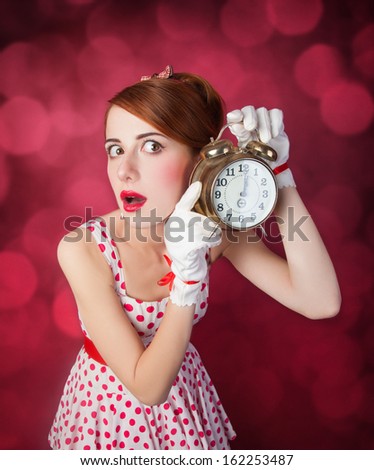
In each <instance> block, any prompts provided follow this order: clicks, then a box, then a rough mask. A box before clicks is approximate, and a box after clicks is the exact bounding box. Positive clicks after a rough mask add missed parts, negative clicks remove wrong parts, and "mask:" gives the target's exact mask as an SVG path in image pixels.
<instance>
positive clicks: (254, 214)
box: [251, 212, 257, 222]
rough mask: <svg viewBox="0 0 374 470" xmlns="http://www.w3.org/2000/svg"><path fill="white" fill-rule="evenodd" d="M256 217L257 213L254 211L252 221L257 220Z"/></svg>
mask: <svg viewBox="0 0 374 470" xmlns="http://www.w3.org/2000/svg"><path fill="white" fill-rule="evenodd" d="M256 219H257V214H256V212H252V214H251V221H252V222H253V221H254V220H256Z"/></svg>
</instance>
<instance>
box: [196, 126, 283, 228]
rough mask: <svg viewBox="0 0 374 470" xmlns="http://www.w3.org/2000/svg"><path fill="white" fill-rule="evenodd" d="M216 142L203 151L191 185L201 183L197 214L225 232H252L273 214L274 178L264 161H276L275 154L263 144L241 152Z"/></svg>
mask: <svg viewBox="0 0 374 470" xmlns="http://www.w3.org/2000/svg"><path fill="white" fill-rule="evenodd" d="M226 127H228V126H227V125H226V126H224V127H223V128H222V130H221V132H220V133H219V136H218V137H217V139H216V140H215V141H212V142H211V143H209V144H208V145H206V146H205V147H203V149H202V150H201V154H200V157H201V159H200V160H199V162H198V163H197V165H196V166H195V168H194V169H193V171H192V173H191V176H190V184H191V183H193V182H195V181H200V182H201V183H202V189H201V195H200V198H199V200H198V201H197V202H196V204H195V207H194V210H195V211H196V212H198V213H200V214H203V215H206V216H207V217H209V218H210V219H212V220H214V221H215V222H216V223H218V224H219V225H220V226H221V227H222V228H226V229H227V228H231V229H236V230H249V229H252V228H255V227H257V226H259V225H261V224H262V223H263V222H264V221H265V220H266V219H267V218H268V217H269V216H270V215H271V213H272V212H273V210H274V207H275V204H276V202H277V197H278V187H277V184H276V180H275V175H274V173H273V171H272V169H271V168H270V166H269V165H268V164H267V163H266V162H265V161H264V160H263V159H265V160H268V161H275V160H276V159H277V153H276V151H275V150H274V149H273V148H271V147H269V146H268V145H265V144H264V143H263V142H261V141H260V140H257V141H251V142H249V143H248V144H247V145H246V146H245V147H244V148H238V147H235V146H234V145H233V143H232V142H231V141H230V140H227V139H224V140H220V137H221V135H222V133H223V131H224V130H225V129H226Z"/></svg>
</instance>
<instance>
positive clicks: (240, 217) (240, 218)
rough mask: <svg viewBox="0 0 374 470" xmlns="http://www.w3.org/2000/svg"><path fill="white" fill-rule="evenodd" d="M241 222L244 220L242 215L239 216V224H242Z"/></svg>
mask: <svg viewBox="0 0 374 470" xmlns="http://www.w3.org/2000/svg"><path fill="white" fill-rule="evenodd" d="M243 220H244V215H242V214H241V215H239V222H240V223H242V222H243Z"/></svg>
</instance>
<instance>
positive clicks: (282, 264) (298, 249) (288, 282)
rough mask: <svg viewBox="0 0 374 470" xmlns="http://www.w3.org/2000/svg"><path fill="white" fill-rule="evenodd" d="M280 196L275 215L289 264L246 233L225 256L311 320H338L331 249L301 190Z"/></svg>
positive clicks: (285, 191) (337, 286)
mask: <svg viewBox="0 0 374 470" xmlns="http://www.w3.org/2000/svg"><path fill="white" fill-rule="evenodd" d="M279 193H280V194H279V199H278V203H277V206H276V209H275V213H274V214H275V216H276V218H275V219H276V220H277V222H278V226H279V231H280V235H281V238H282V241H283V246H284V250H285V255H286V259H284V258H282V257H280V256H278V255H277V254H275V253H274V252H272V251H271V250H270V249H269V248H267V247H266V246H265V244H264V243H263V242H262V241H261V240H260V239H259V238H258V237H255V236H254V235H253V234H252V235H251V236H250V237H248V233H243V232H241V233H239V234H238V236H237V241H236V242H235V241H234V242H231V243H230V244H229V245H228V247H227V248H226V249H225V250H224V252H223V255H224V256H225V257H226V258H227V259H229V260H230V261H231V262H232V264H233V265H234V266H235V267H236V268H237V269H238V271H239V272H240V273H241V274H243V276H245V277H246V278H247V279H249V280H250V281H251V282H253V284H255V285H256V286H258V287H259V288H260V289H262V290H263V291H264V292H266V293H267V294H269V295H270V296H271V297H273V298H275V299H276V300H278V301H279V302H280V303H282V304H283V305H285V306H286V307H288V308H290V309H292V310H294V311H296V312H298V313H300V314H302V315H304V316H306V317H308V318H311V319H320V318H328V317H332V316H334V315H336V314H337V313H338V312H339V309H340V304H341V297H340V290H339V285H338V282H337V278H336V275H335V270H334V267H333V265H332V262H331V259H330V257H329V255H328V253H327V250H326V247H325V245H324V243H323V241H322V239H321V237H320V235H319V233H318V230H317V228H316V226H315V224H314V222H313V220H312V217H311V216H310V214H309V213H308V211H307V209H306V207H305V205H304V204H303V202H302V200H301V198H300V196H299V194H298V192H297V190H296V188H291V187H290V188H283V189H281V190H280V191H279ZM248 240H249V241H248Z"/></svg>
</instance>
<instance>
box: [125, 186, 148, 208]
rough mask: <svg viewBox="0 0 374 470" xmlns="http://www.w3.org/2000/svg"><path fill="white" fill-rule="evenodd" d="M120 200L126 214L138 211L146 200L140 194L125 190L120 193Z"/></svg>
mask: <svg viewBox="0 0 374 470" xmlns="http://www.w3.org/2000/svg"><path fill="white" fill-rule="evenodd" d="M120 198H121V200H122V204H123V208H124V210H125V211H126V212H135V211H137V210H139V209H140V208H141V207H142V206H143V205H144V203H145V202H146V200H147V198H146V197H145V196H143V195H142V194H139V193H136V192H135V191H126V190H124V191H121V194H120Z"/></svg>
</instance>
